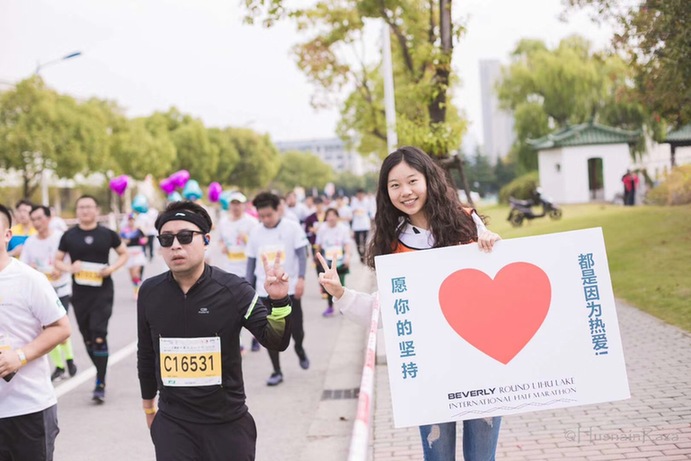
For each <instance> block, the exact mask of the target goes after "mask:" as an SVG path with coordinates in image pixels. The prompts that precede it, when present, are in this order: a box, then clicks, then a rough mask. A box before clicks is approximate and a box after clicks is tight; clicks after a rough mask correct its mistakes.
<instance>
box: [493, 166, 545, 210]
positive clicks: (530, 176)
mask: <svg viewBox="0 0 691 461" xmlns="http://www.w3.org/2000/svg"><path fill="white" fill-rule="evenodd" d="M539 185H540V174H539V173H538V172H537V171H531V172H530V173H526V174H524V175H522V176H519V177H517V178H516V179H514V180H513V181H511V182H510V183H508V184H507V185H505V186H504V187H502V188H501V190H500V191H499V201H500V202H501V203H508V202H509V197H514V198H518V199H522V200H528V199H531V198H533V194H534V193H535V189H537V187H538V186H539Z"/></svg>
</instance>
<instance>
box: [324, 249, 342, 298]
mask: <svg viewBox="0 0 691 461" xmlns="http://www.w3.org/2000/svg"><path fill="white" fill-rule="evenodd" d="M317 259H318V260H319V264H321V265H322V268H323V269H324V272H322V273H321V274H319V283H320V284H321V286H323V287H324V289H325V290H326V291H327V292H328V293H329V294H330V295H331V296H333V297H334V298H340V297H341V296H343V292H344V291H345V289H344V288H343V285H341V279H339V278H338V271H337V270H336V261H335V260H334V261H331V267H329V263H327V262H326V259H324V257H323V256H322V255H321V253H317Z"/></svg>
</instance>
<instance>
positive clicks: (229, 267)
mask: <svg viewBox="0 0 691 461" xmlns="http://www.w3.org/2000/svg"><path fill="white" fill-rule="evenodd" d="M258 225H259V221H257V220H256V219H255V218H253V217H252V216H250V215H248V214H243V215H242V216H241V217H240V219H238V220H235V221H233V219H232V217H230V216H223V217H221V221H220V223H219V224H218V231H219V233H220V237H221V243H222V244H223V245H224V246H225V247H226V248H227V249H228V253H227V254H226V255H225V256H226V257H225V258H223V262H222V263H221V268H222V269H223V270H225V271H226V272H230V273H231V274H235V275H237V276H239V277H244V276H245V275H246V274H245V271H246V270H247V253H246V248H247V242H248V241H249V238H250V233H251V232H252V229H254V228H255V227H257V226H258Z"/></svg>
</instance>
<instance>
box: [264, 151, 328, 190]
mask: <svg viewBox="0 0 691 461" xmlns="http://www.w3.org/2000/svg"><path fill="white" fill-rule="evenodd" d="M334 177H335V175H334V171H333V169H332V168H331V166H329V165H328V164H326V163H324V162H323V161H322V160H321V159H320V158H319V157H317V156H316V155H314V154H310V153H305V152H296V151H291V152H285V153H283V154H282V155H281V168H280V170H279V171H278V175H277V176H276V178H275V179H274V181H273V183H274V186H275V187H276V188H278V189H280V190H282V191H289V190H292V189H294V188H295V187H296V186H302V187H304V188H305V189H312V188H317V189H318V190H323V189H324V186H326V184H327V183H329V182H331V181H333V180H334Z"/></svg>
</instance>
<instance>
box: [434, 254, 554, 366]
mask: <svg viewBox="0 0 691 461" xmlns="http://www.w3.org/2000/svg"><path fill="white" fill-rule="evenodd" d="M551 298H552V287H551V285H550V282H549V277H547V274H545V272H544V271H543V270H542V269H540V268H539V267H537V266H535V265H533V264H529V263H525V262H519V263H512V264H509V265H507V266H504V267H503V268H502V269H501V270H500V271H499V272H498V273H497V275H496V277H495V278H494V280H492V279H491V278H490V277H489V276H488V275H487V274H485V273H484V272H481V271H479V270H475V269H463V270H459V271H456V272H454V273H453V274H451V275H449V276H448V277H447V278H446V279H445V280H444V282H442V284H441V287H440V288H439V304H440V305H441V310H442V312H443V313H444V317H446V321H447V322H449V325H451V328H453V329H454V331H455V332H456V333H458V335H459V336H461V338H463V339H465V340H466V341H468V342H469V343H470V344H471V345H472V346H473V347H475V348H476V349H478V350H480V351H482V352H484V353H485V354H487V355H489V356H490V357H492V358H494V359H496V360H498V361H500V362H501V363H503V364H504V365H506V364H507V363H509V362H510V361H511V360H513V358H514V357H515V356H516V354H518V353H519V352H520V351H521V350H522V349H523V348H524V347H525V345H526V344H528V342H529V341H530V340H531V339H532V337H533V336H534V335H535V333H537V330H539V329H540V326H541V325H542V322H543V321H544V320H545V317H546V316H547V311H549V305H550V301H551Z"/></svg>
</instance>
